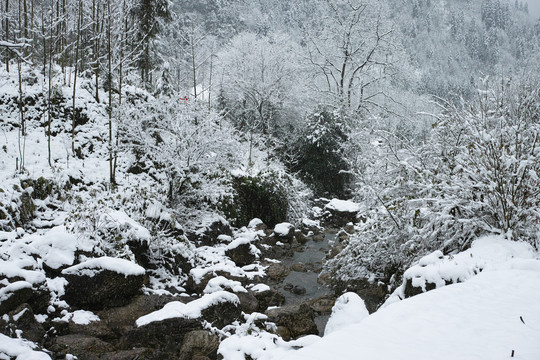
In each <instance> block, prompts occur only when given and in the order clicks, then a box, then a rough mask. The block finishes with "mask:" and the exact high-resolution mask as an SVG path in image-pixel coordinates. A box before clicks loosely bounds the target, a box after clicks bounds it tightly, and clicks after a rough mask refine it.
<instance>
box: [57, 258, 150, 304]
mask: <svg viewBox="0 0 540 360" xmlns="http://www.w3.org/2000/svg"><path fill="white" fill-rule="evenodd" d="M62 275H64V276H65V278H66V280H67V282H68V284H67V285H66V287H65V295H64V298H65V300H66V301H67V302H68V303H69V304H70V305H75V306H81V307H87V308H89V309H102V308H104V307H114V306H122V305H125V304H127V303H128V302H129V301H130V299H131V298H133V297H134V296H135V295H136V294H138V293H139V291H140V289H141V287H142V284H143V280H144V275H145V270H144V268H142V267H141V266H139V265H137V264H134V263H132V262H130V261H127V260H123V259H116V258H111V257H106V256H105V257H101V258H95V259H90V260H87V261H85V262H83V263H81V264H78V265H75V266H72V267H69V268H67V269H64V270H63V271H62Z"/></svg>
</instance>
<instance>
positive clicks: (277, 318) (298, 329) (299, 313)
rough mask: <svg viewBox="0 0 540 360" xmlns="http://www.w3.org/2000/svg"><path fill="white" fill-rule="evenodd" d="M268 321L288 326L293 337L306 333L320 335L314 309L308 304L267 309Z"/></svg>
mask: <svg viewBox="0 0 540 360" xmlns="http://www.w3.org/2000/svg"><path fill="white" fill-rule="evenodd" d="M266 315H267V316H268V321H271V322H274V323H276V325H278V327H279V326H283V327H285V328H287V330H288V331H289V332H290V336H291V338H292V339H297V338H299V337H300V336H304V335H310V334H314V335H318V334H319V331H318V329H317V324H315V321H314V316H313V310H311V308H310V307H309V306H308V305H306V304H300V305H289V306H283V307H281V308H277V309H271V310H267V311H266Z"/></svg>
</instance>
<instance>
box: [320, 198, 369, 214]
mask: <svg viewBox="0 0 540 360" xmlns="http://www.w3.org/2000/svg"><path fill="white" fill-rule="evenodd" d="M324 208H325V209H329V210H335V211H338V212H349V213H356V212H359V211H360V210H361V207H360V204H357V203H354V202H352V201H348V200H340V199H332V200H330V202H329V203H328V204H326V206H325V207H324Z"/></svg>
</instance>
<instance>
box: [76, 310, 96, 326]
mask: <svg viewBox="0 0 540 360" xmlns="http://www.w3.org/2000/svg"><path fill="white" fill-rule="evenodd" d="M71 321H73V322H74V323H75V324H79V325H88V324H90V323H91V322H94V321H99V316H97V315H96V314H94V313H93V312H91V311H86V310H76V311H74V312H73V314H72V316H71Z"/></svg>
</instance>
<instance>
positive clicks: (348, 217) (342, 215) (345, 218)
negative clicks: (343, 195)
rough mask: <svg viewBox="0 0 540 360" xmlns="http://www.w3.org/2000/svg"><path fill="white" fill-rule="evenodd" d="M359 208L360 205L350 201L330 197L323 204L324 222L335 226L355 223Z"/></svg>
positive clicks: (339, 226)
mask: <svg viewBox="0 0 540 360" xmlns="http://www.w3.org/2000/svg"><path fill="white" fill-rule="evenodd" d="M360 210H361V208H360V205H359V204H356V203H354V202H352V201H347V200H339V199H332V200H331V201H329V202H328V203H327V204H326V205H325V206H324V211H325V212H324V223H325V225H326V226H332V227H336V228H341V227H343V226H346V225H347V224H348V223H356V222H357V220H356V219H357V216H358V214H359V213H360Z"/></svg>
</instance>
